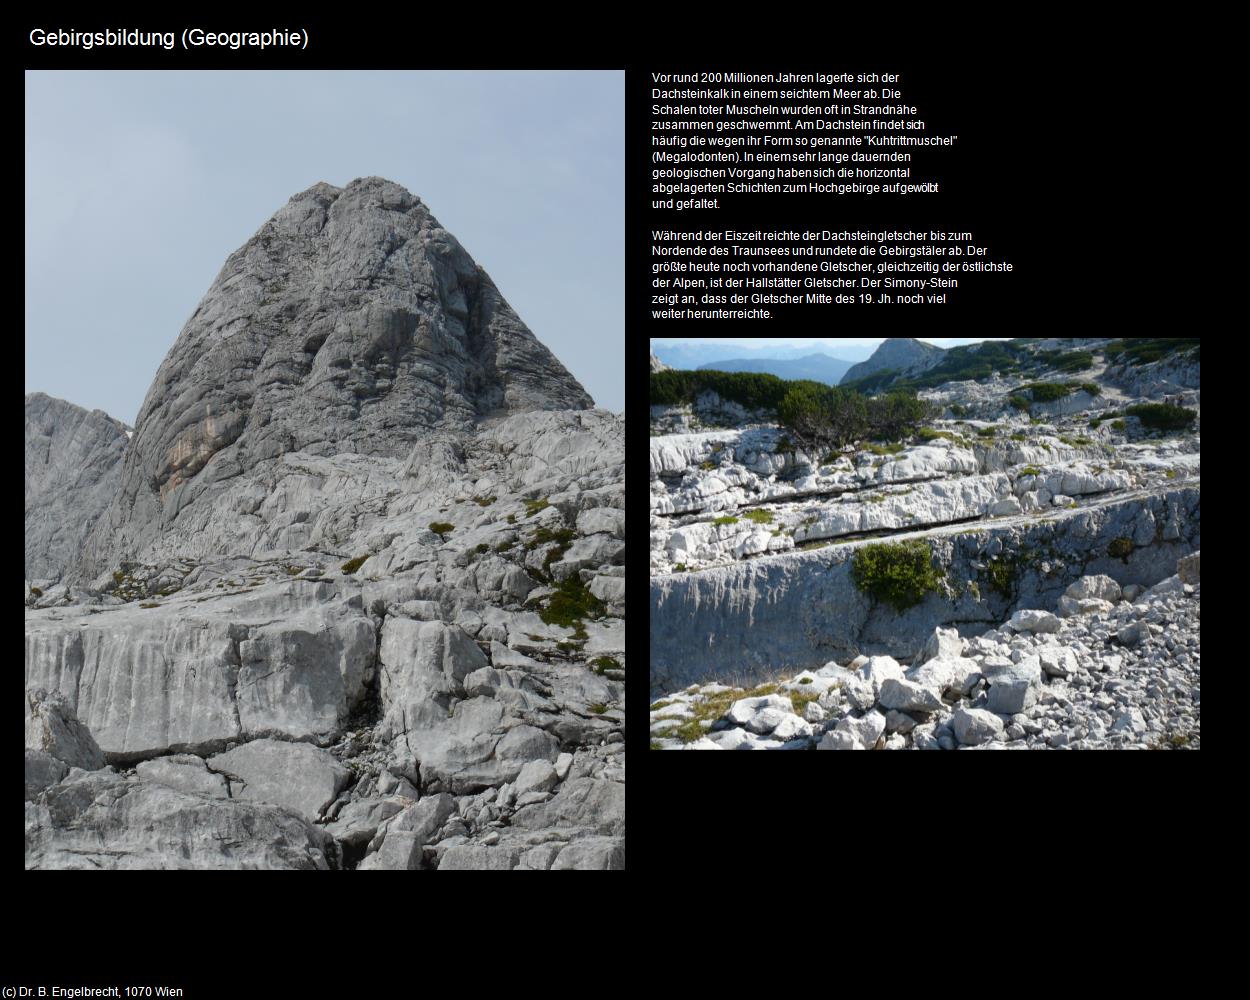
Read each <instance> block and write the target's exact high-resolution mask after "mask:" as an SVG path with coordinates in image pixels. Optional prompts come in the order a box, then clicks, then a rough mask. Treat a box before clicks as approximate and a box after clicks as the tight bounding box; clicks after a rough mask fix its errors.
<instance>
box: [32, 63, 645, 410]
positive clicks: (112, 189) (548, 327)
mask: <svg viewBox="0 0 1250 1000" xmlns="http://www.w3.org/2000/svg"><path fill="white" fill-rule="evenodd" d="M370 175H377V176H381V177H386V178H389V179H390V180H393V181H395V182H397V183H399V184H402V185H403V186H404V187H406V188H408V190H410V191H412V192H413V193H414V194H416V195H418V196H420V198H421V199H422V200H423V201H424V202H425V203H426V205H427V206H429V208H430V211H431V212H433V214H434V216H435V217H436V218H437V219H438V220H439V222H441V223H442V224H443V226H444V227H445V228H446V229H447V230H449V231H450V232H451V233H452V234H453V235H455V236H456V238H457V239H458V240H459V241H460V243H461V244H462V245H463V246H464V248H465V249H466V250H467V251H468V252H469V253H470V254H471V255H472V256H473V258H474V259H475V260H476V261H477V262H478V264H480V265H481V266H482V267H484V268H485V269H486V271H487V272H488V273H489V274H490V276H491V277H492V278H493V279H494V281H495V284H496V285H497V286H498V287H499V289H500V291H501V292H502V293H503V295H504V297H505V298H506V299H507V300H508V301H509V302H510V303H511V305H512V307H513V308H514V309H515V310H516V311H517V313H518V315H520V317H521V318H522V319H523V320H524V321H525V323H526V325H528V326H529V328H530V329H531V330H533V331H534V334H535V336H537V337H538V339H539V340H541V341H542V342H543V343H544V344H546V345H547V347H548V348H550V349H551V351H552V352H553V353H554V354H555V355H556V356H557V357H558V358H559V359H560V360H561V361H562V362H563V363H564V365H565V367H567V368H568V369H569V370H570V371H571V372H572V373H573V374H574V375H575V376H576V377H577V378H578V379H579V380H580V381H581V383H582V384H583V385H584V386H585V387H586V390H587V391H588V392H589V393H590V394H591V395H592V396H593V397H594V398H595V401H596V402H597V403H598V405H600V406H603V407H605V408H607V409H610V410H616V411H618V412H619V411H621V410H623V409H624V394H625V387H624V375H623V370H624V366H623V359H624V333H625V321H624V266H625V265H624V77H623V74H622V73H620V72H595V73H580V72H447V73H443V72H437V73H436V72H291V73H280V72H203V73H200V72H194V73H192V72H116V73H113V72H65V73H61V72H55V73H53V72H38V73H28V74H27V75H26V247H25V249H26V373H25V375H26V379H25V381H26V391H28V392H33V391H40V392H46V393H48V394H49V395H52V396H58V397H60V398H62V399H67V400H69V401H70V402H72V403H77V404H78V405H80V406H85V407H87V408H88V409H93V408H99V409H102V410H105V411H106V412H108V413H109V414H110V415H112V416H114V417H117V418H118V419H120V420H124V421H125V422H127V423H133V422H134V419H135V415H136V414H137V413H138V411H139V407H140V405H141V404H142V402H143V397H144V394H145V393H146V392H147V389H148V386H149V385H150V384H151V382H152V377H153V376H154V375H155V374H156V369H157V367H158V366H159V365H160V363H161V361H162V360H163V359H164V357H165V354H166V353H167V352H168V350H169V348H170V347H172V346H173V343H174V340H175V339H176V338H177V336H178V333H179V331H180V330H181V329H182V326H183V324H184V323H185V322H186V320H187V318H188V317H189V316H190V315H191V314H192V313H193V312H194V310H195V307H196V305H197V303H198V302H199V300H200V298H201V297H202V296H203V294H204V293H205V292H206V291H207V290H208V287H209V285H210V284H212V281H213V279H214V278H215V277H216V276H217V272H218V271H219V270H220V269H221V265H222V264H223V263H224V262H225V259H226V257H227V256H228V255H229V254H230V253H231V252H232V251H234V250H235V249H237V248H238V247H239V246H241V245H242V244H243V243H244V242H246V241H247V239H248V238H249V237H250V236H251V235H252V234H253V233H254V232H255V231H256V230H257V229H259V228H260V226H261V224H262V223H264V221H265V220H266V219H268V218H269V216H270V215H272V214H273V213H274V212H275V211H277V210H278V209H279V208H281V207H282V205H283V204H285V203H286V201H287V199H288V198H290V197H291V195H293V194H295V193H297V192H299V191H302V190H304V189H305V188H307V187H310V186H311V185H312V184H314V183H316V182H317V181H328V182H329V183H331V184H335V185H339V186H341V185H343V184H346V183H347V182H348V181H350V180H352V179H353V178H356V177H366V176H370Z"/></svg>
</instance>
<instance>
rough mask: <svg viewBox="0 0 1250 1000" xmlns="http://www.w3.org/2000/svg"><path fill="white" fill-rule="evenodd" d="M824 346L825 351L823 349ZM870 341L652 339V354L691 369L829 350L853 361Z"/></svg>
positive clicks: (862, 354)
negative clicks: (752, 342)
mask: <svg viewBox="0 0 1250 1000" xmlns="http://www.w3.org/2000/svg"><path fill="white" fill-rule="evenodd" d="M822 348H825V350H822ZM873 349H874V348H873V345H872V344H851V343H847V344H841V343H838V342H837V341H834V342H831V343H829V344H827V345H826V344H807V345H804V346H800V347H795V346H793V345H790V344H786V343H784V342H782V343H778V344H777V345H776V346H772V345H770V346H767V347H747V346H745V345H743V344H741V343H738V344H734V343H728V344H714V343H701V342H699V341H686V342H685V343H682V344H657V343H654V342H652V344H651V353H652V354H654V355H655V356H656V357H657V358H659V359H660V360H661V361H663V362H664V363H665V364H666V365H668V366H669V367H671V368H677V369H680V370H682V371H692V370H694V369H696V368H700V367H702V366H703V365H706V364H708V363H709V362H712V361H735V360H741V359H743V358H748V359H753V360H764V359H781V360H795V359H797V358H803V357H810V356H811V355H812V354H821V353H823V354H824V355H825V356H826V357H832V356H833V355H831V354H829V353H828V352H829V351H833V352H835V354H836V356H837V357H838V358H840V359H843V360H846V361H849V362H856V361H863V360H865V359H866V358H868V357H869V356H870V355H871V354H872V352H873Z"/></svg>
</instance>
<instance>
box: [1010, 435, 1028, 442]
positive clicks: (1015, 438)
mask: <svg viewBox="0 0 1250 1000" xmlns="http://www.w3.org/2000/svg"><path fill="white" fill-rule="evenodd" d="M1027 437H1028V435H1027V434H1013V435H1011V440H1013V441H1024V440H1025V439H1026V438H1027Z"/></svg>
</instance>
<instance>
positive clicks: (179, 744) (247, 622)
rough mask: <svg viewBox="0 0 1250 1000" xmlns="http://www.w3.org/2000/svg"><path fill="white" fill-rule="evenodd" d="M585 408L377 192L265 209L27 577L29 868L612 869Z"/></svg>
mask: <svg viewBox="0 0 1250 1000" xmlns="http://www.w3.org/2000/svg"><path fill="white" fill-rule="evenodd" d="M590 406H591V400H590V399H589V397H588V396H586V394H585V393H584V392H583V391H582V389H581V387H580V386H578V385H577V383H576V382H575V381H574V380H573V379H572V377H571V376H570V375H569V374H568V372H566V371H565V370H564V368H563V367H562V366H560V364H559V362H557V361H556V360H555V359H554V358H553V357H552V356H551V355H550V354H549V353H548V352H547V350H546V348H544V347H543V346H542V345H541V344H539V343H538V341H537V340H535V339H534V337H533V335H532V334H530V332H529V331H528V330H527V329H526V328H525V327H524V325H523V324H522V323H521V321H520V320H519V319H517V318H516V316H515V314H513V313H512V311H511V309H509V308H508V306H507V304H506V303H505V302H504V301H503V299H502V298H501V297H500V296H499V293H498V291H497V290H496V289H495V287H494V286H493V285H492V284H491V282H490V279H489V278H488V277H486V275H485V274H484V273H483V272H482V271H481V269H480V268H478V267H477V266H476V265H475V264H474V263H473V261H472V260H471V259H470V258H469V257H468V255H467V254H466V253H465V251H464V250H463V249H462V248H461V247H460V246H459V244H458V243H456V241H455V240H454V239H453V238H452V237H451V236H450V235H448V234H447V233H446V232H445V231H444V230H442V229H441V228H440V227H439V226H438V223H437V222H436V221H435V220H434V219H433V218H432V217H431V216H430V215H429V213H428V211H427V210H426V209H425V207H424V206H423V205H422V204H421V202H420V201H419V200H418V199H416V198H415V197H413V196H412V195H410V194H409V193H408V192H406V191H404V190H403V189H401V188H399V187H397V186H396V185H393V184H390V183H389V182H386V181H381V180H378V179H376V178H374V179H366V180H362V181H356V182H353V183H352V184H349V185H348V186H347V187H346V188H344V189H338V188H331V187H329V186H328V185H318V186H316V187H314V188H312V189H310V190H309V191H307V192H304V193H303V194H301V195H297V196H296V197H295V198H294V199H292V201H291V203H290V204H289V205H287V206H286V208H284V209H283V210H282V211H280V212H279V213H278V214H277V215H275V216H274V218H273V219H271V220H270V221H269V222H268V223H267V224H266V225H265V226H264V227H262V229H261V230H260V232H259V233H258V234H257V235H256V236H255V237H254V238H253V239H252V240H250V241H249V242H248V243H247V244H246V245H245V246H244V247H243V248H242V249H240V250H239V251H238V252H236V253H235V254H234V255H232V256H231V257H230V259H229V260H228V261H227V262H226V266H225V268H224V269H223V270H222V273H221V275H220V276H219V277H218V279H217V281H216V282H215V283H214V285H213V287H212V288H211V289H210V291H209V293H208V295H207V296H206V297H205V299H204V301H203V302H202V303H201V305H200V307H199V309H198V310H197V311H196V313H195V315H194V316H192V318H191V320H190V321H189V322H188V323H187V326H186V328H185V329H184V330H183V332H182V334H181V336H180V337H179V338H178V342H177V343H176V344H175V345H174V347H173V349H172V350H171V352H170V354H169V356H168V357H167V358H166V360H165V362H164V364H163V365H162V366H161V369H160V372H159V373H158V375H157V377H156V380H155V382H154V383H153V385H152V388H151V390H150V391H149V393H148V397H147V400H146V402H145V403H144V406H143V409H142V411H141V414H140V418H139V422H138V429H137V430H136V431H135V432H134V437H133V439H132V440H131V441H130V443H129V444H128V445H126V446H125V455H126V457H125V459H124V462H123V465H122V466H120V467H119V468H117V469H116V470H115V474H114V487H115V489H114V494H115V495H114V497H113V500H112V503H111V506H110V507H109V508H108V510H107V511H106V513H105V514H102V515H100V517H99V518H98V519H97V521H96V525H95V528H94V534H93V535H92V537H90V538H89V539H87V541H86V542H85V543H84V546H83V552H82V554H81V555H80V557H79V559H78V561H77V562H76V564H75V567H74V568H73V570H72V571H67V572H66V574H65V578H64V582H62V583H58V584H56V585H54V586H52V587H49V588H48V589H47V590H44V586H42V585H41V586H40V587H39V589H40V590H41V591H43V592H42V593H41V594H34V592H33V591H32V589H31V585H33V584H35V583H36V582H37V581H35V580H30V579H29V572H30V571H29V569H28V586H27V598H26V649H25V681H26V692H27V704H28V709H27V721H26V735H27V745H26V761H25V764H26V771H25V778H26V802H27V811H26V817H27V841H26V865H27V867H28V868H198V869H213V868H222V869H229V868H234V869H240V868H258V869H284V868H286V869H290V868H295V869H300V868H303V869H317V870H355V869H360V870H366V871H367V870H392V871H394V870H407V871H411V870H427V871H428V870H437V869H440V868H441V869H448V870H454V869H457V868H487V869H493V868H507V869H513V868H519V869H528V870H550V869H553V868H556V869H559V868H583V869H612V868H619V867H621V866H622V865H623V863H624V797H625V791H624V780H625V752H624V751H625V744H624V731H625V718H624V703H625V690H624V681H625V676H626V659H625V641H624V634H625V627H624V621H623V618H624V613H625V522H626V518H625V454H624V450H625V449H624V436H625V435H624V418H623V416H621V415H618V414H612V413H607V412H605V411H603V410H597V409H592V408H589V407H590ZM122 433H123V435H124V433H125V432H124V431H123V432H122ZM28 470H29V459H28ZM28 490H29V485H28ZM788 725H789V727H790V729H791V730H794V731H795V734H797V733H798V732H801V731H804V730H805V728H806V727H807V723H802V722H801V721H800V720H797V718H796V719H795V720H793V721H790V722H788ZM97 741H98V742H97Z"/></svg>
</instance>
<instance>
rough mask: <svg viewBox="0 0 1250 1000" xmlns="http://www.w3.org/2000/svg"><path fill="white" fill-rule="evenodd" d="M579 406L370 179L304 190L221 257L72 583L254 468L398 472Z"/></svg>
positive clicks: (474, 275) (432, 224) (474, 268)
mask: <svg viewBox="0 0 1250 1000" xmlns="http://www.w3.org/2000/svg"><path fill="white" fill-rule="evenodd" d="M591 405H593V401H592V400H591V399H590V397H589V396H588V395H587V394H586V392H585V390H584V389H582V387H581V386H580V385H579V384H578V383H577V381H576V379H574V378H573V377H572V376H571V375H570V374H569V373H568V371H567V370H566V369H565V368H564V366H563V365H561V364H560V362H559V361H557V360H556V358H555V357H554V356H553V355H552V354H551V352H550V351H548V350H547V348H545V347H544V346H543V345H542V344H541V343H539V341H538V340H537V338H535V337H534V335H533V334H532V333H531V332H530V331H529V329H528V328H527V327H526V326H525V324H524V323H522V322H521V320H520V318H519V317H518V316H517V315H516V313H515V312H513V311H512V308H511V307H510V306H509V305H508V303H507V302H506V301H505V300H504V298H503V296H502V295H500V293H499V290H498V289H497V288H496V287H495V285H494V283H493V282H492V281H491V280H490V277H489V276H488V275H487V274H486V272H485V271H483V270H482V269H481V268H480V267H479V266H478V265H477V264H476V263H475V262H474V261H473V259H472V258H471V257H470V256H469V255H468V253H467V252H465V250H464V248H463V247H462V246H461V245H460V244H459V243H458V242H457V241H456V239H455V238H454V237H453V236H452V235H451V234H450V233H448V232H447V231H446V230H445V229H443V228H442V226H440V225H439V223H438V220H436V219H435V218H434V217H433V216H432V215H431V214H430V212H429V210H428V209H427V208H426V206H425V205H424V204H423V203H422V202H421V200H420V199H419V198H417V197H415V196H414V195H412V194H410V193H409V192H408V191H406V190H404V189H403V188H402V187H400V186H399V185H397V184H393V183H391V182H390V181H386V180H383V179H381V178H378V177H368V178H362V179H359V180H355V181H352V182H351V183H350V184H348V185H347V186H346V187H344V188H337V187H333V186H331V185H329V184H324V183H322V184H316V185H314V186H313V187H311V188H309V189H308V190H307V191H304V192H302V193H300V194H297V195H295V197H293V198H292V199H291V200H290V202H288V203H287V205H286V206H285V207H283V208H282V209H281V210H279V211H278V212H277V213H276V214H275V215H274V216H273V217H272V218H271V219H270V220H269V221H268V222H266V223H265V224H264V225H263V226H262V227H261V228H260V229H259V230H258V231H257V233H256V234H255V235H254V236H253V237H252V238H251V239H250V240H248V242H247V243H245V244H244V245H243V246H242V247H241V248H239V249H238V250H237V251H235V252H234V253H233V254H231V256H230V257H229V258H228V259H227V261H226V264H225V266H224V267H223V268H222V270H221V273H220V274H219V275H218V276H217V280H216V281H215V282H213V285H212V287H211V288H210V289H209V290H208V292H207V294H206V295H205V296H204V299H203V300H202V301H201V302H200V304H199V306H198V307H197V309H196V310H195V313H194V314H193V315H192V317H191V319H190V320H188V321H187V324H186V326H185V327H183V330H182V333H181V334H179V336H178V340H177V342H176V343H175V344H174V346H173V348H172V349H171V350H170V352H169V354H168V356H167V357H166V358H165V361H164V362H163V363H162V365H161V367H160V369H159V371H158V372H157V374H156V378H155V380H154V381H153V383H152V386H151V388H150V389H149V390H148V395H147V398H146V399H145V400H144V404H143V408H142V409H141V410H140V412H139V417H138V422H137V427H136V430H135V437H134V442H133V447H132V448H131V449H130V450H129V452H128V453H127V457H126V459H125V462H124V465H123V468H122V471H121V479H120V492H119V493H118V495H117V497H116V499H115V500H114V502H113V504H112V506H111V507H110V509H109V511H108V513H107V515H106V517H105V518H104V521H103V522H102V523H101V524H100V525H99V526H98V527H97V529H96V530H95V531H94V533H93V535H92V536H91V538H90V539H89V542H88V545H87V548H86V552H85V556H84V561H83V563H82V566H81V567H80V575H81V577H82V578H84V579H91V578H92V577H94V576H96V575H97V574H99V573H100V572H101V571H103V570H106V569H111V568H112V564H113V563H115V562H117V561H118V560H119V559H120V558H122V557H123V556H126V555H132V554H134V553H135V552H136V551H137V550H138V549H139V548H141V547H142V545H143V543H144V542H146V541H148V540H150V539H151V538H152V536H153V535H155V534H156V533H158V532H159V531H160V530H161V529H162V528H163V527H164V526H166V525H168V524H169V523H170V522H173V521H174V520H176V519H177V518H178V517H179V515H180V513H182V512H183V511H185V509H186V508H188V507H189V506H192V505H194V504H196V503H197V502H201V501H203V502H209V503H211V498H212V495H213V494H214V493H215V492H217V491H218V489H219V484H221V483H223V482H225V481H226V480H229V479H230V478H232V477H234V476H237V475H238V474H239V473H240V472H241V471H243V470H245V469H250V468H252V467H254V466H255V465H256V463H258V462H262V461H267V460H273V459H277V458H279V457H280V456H282V455H284V454H287V453H290V452H295V451H307V452H311V453H314V454H323V455H329V454H337V453H343V452H356V453H360V454H367V455H381V456H387V457H395V458H400V457H405V456H407V455H408V453H409V452H411V450H412V448H413V446H414V444H416V443H417V442H418V441H421V440H423V439H424V438H426V437H427V436H428V435H429V434H430V432H431V431H434V430H437V429H466V428H471V427H473V426H474V425H475V424H476V422H477V421H479V420H481V419H482V418H485V417H489V416H496V415H507V414H511V413H521V412H526V411H530V410H552V409H562V410H567V409H582V408H586V407H589V406H591Z"/></svg>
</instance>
